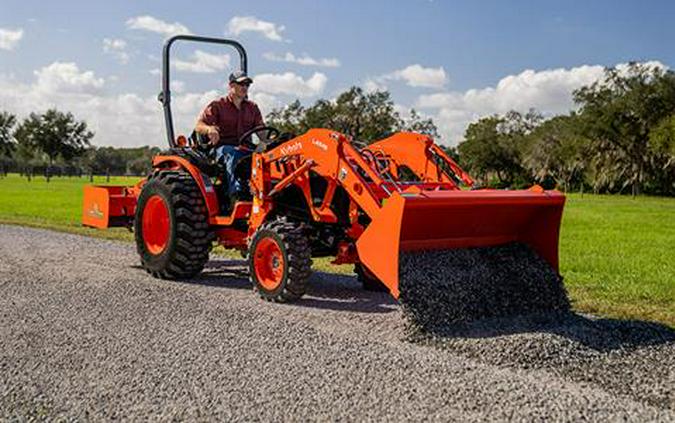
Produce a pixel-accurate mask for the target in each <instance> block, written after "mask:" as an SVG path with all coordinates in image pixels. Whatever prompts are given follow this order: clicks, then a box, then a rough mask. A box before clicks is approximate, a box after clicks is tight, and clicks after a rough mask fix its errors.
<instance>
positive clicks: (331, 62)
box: [263, 52, 340, 68]
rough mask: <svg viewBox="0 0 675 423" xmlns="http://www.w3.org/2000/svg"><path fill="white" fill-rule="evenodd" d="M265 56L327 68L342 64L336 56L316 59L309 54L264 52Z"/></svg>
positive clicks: (274, 60) (274, 59)
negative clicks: (281, 54)
mask: <svg viewBox="0 0 675 423" xmlns="http://www.w3.org/2000/svg"><path fill="white" fill-rule="evenodd" d="M263 57H264V58H265V59H267V60H271V61H273V62H288V63H297V64H299V65H303V66H323V67H327V68H336V67H338V66H340V61H339V60H338V59H336V58H322V59H314V58H312V57H310V56H308V55H307V54H303V55H302V56H296V55H294V54H293V53H290V52H288V53H286V54H284V55H283V56H280V55H276V54H274V53H265V54H263Z"/></svg>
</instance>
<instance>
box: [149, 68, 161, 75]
mask: <svg viewBox="0 0 675 423" xmlns="http://www.w3.org/2000/svg"><path fill="white" fill-rule="evenodd" d="M148 72H149V73H150V75H155V76H158V75H161V74H162V71H161V70H160V69H159V68H153V69H150V70H149V71H148Z"/></svg>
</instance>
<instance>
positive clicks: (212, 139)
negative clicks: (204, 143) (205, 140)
mask: <svg viewBox="0 0 675 423" xmlns="http://www.w3.org/2000/svg"><path fill="white" fill-rule="evenodd" d="M206 135H208V137H209V144H211V145H217V144H218V141H220V133H219V132H218V128H217V127H216V126H209V127H208V129H207V130H206Z"/></svg>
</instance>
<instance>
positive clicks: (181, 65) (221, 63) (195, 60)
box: [173, 50, 230, 73]
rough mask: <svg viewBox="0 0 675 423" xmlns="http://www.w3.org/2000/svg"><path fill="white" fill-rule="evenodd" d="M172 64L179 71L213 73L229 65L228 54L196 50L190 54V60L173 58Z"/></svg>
mask: <svg viewBox="0 0 675 423" xmlns="http://www.w3.org/2000/svg"><path fill="white" fill-rule="evenodd" d="M173 65H174V66H175V67H176V69H178V70H179V71H185V72H196V73H213V72H216V71H221V70H224V69H227V68H228V67H229V66H230V56H229V55H228V54H223V55H217V54H211V53H206V52H204V51H201V50H196V51H195V52H194V54H193V55H192V61H185V60H174V61H173Z"/></svg>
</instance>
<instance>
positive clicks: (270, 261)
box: [253, 238, 284, 291]
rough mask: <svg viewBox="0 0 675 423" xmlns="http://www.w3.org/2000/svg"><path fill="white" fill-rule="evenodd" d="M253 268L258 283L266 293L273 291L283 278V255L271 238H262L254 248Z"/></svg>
mask: <svg viewBox="0 0 675 423" xmlns="http://www.w3.org/2000/svg"><path fill="white" fill-rule="evenodd" d="M253 266H254V268H255V275H256V278H257V279H258V282H260V284H261V285H262V286H263V287H264V288H265V289H266V290H268V291H274V290H275V289H277V288H278V287H279V285H281V281H282V280H283V278H284V255H283V253H282V252H281V247H280V246H279V244H278V243H277V241H276V240H274V239H272V238H263V239H262V240H260V241H259V242H258V244H257V245H256V247H255V252H254V255H253Z"/></svg>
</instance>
